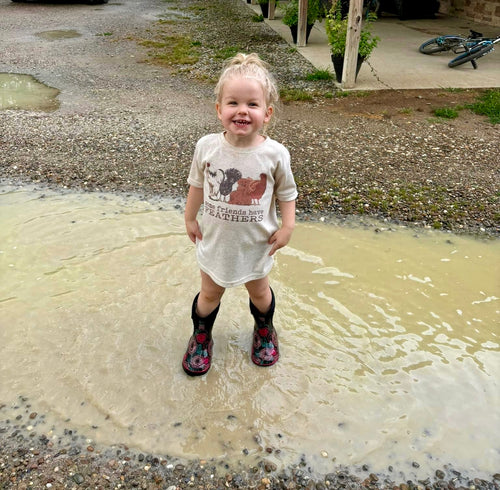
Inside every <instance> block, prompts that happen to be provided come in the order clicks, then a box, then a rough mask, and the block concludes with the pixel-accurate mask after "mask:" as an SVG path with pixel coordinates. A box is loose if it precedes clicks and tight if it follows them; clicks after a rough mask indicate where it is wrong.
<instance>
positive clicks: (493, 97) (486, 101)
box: [467, 89, 500, 124]
mask: <svg viewBox="0 0 500 490" xmlns="http://www.w3.org/2000/svg"><path fill="white" fill-rule="evenodd" d="M467 109H470V110H471V111H472V112H475V113H476V114H480V115H483V116H486V117H488V118H489V120H490V122H491V123H492V124H499V123H500V90H498V89H492V90H487V91H486V92H485V93H484V94H482V95H480V96H479V97H478V98H477V99H476V102H474V103H473V104H469V105H467Z"/></svg>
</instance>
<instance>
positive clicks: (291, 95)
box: [280, 88, 314, 102]
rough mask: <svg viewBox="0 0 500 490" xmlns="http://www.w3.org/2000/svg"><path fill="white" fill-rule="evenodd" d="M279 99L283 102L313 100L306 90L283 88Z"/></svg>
mask: <svg viewBox="0 0 500 490" xmlns="http://www.w3.org/2000/svg"><path fill="white" fill-rule="evenodd" d="M280 97H281V99H282V100H283V101H284V102H292V101H307V100H313V99H314V97H313V96H312V95H311V94H310V93H309V92H307V91H306V90H302V89H297V88H284V89H282V90H281V92H280Z"/></svg>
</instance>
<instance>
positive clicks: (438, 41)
mask: <svg viewBox="0 0 500 490" xmlns="http://www.w3.org/2000/svg"><path fill="white" fill-rule="evenodd" d="M462 41H465V39H464V38H462V37H457V36H448V37H444V36H441V37H435V38H433V39H429V40H428V41H425V43H423V44H422V45H421V46H420V47H419V48H418V50H419V51H420V52H421V53H423V54H435V53H441V52H443V51H449V50H450V49H452V48H454V47H455V46H457V45H459V44H460V43H461V42H462Z"/></svg>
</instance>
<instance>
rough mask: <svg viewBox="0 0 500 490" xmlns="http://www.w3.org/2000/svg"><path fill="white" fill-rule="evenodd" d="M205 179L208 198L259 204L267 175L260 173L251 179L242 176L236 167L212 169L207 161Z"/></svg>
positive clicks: (240, 203) (249, 204)
mask: <svg viewBox="0 0 500 490" xmlns="http://www.w3.org/2000/svg"><path fill="white" fill-rule="evenodd" d="M207 181H208V187H209V197H210V199H212V200H214V201H222V202H227V203H229V204H236V205H239V206H251V205H258V204H260V199H261V197H262V196H263V194H264V192H265V190H266V186H267V175H266V174H264V173H262V174H260V176H259V179H251V178H247V177H242V174H241V172H240V171H239V170H238V169H236V168H229V169H227V170H221V169H213V166H211V165H210V163H207Z"/></svg>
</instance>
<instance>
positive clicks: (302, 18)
mask: <svg viewBox="0 0 500 490" xmlns="http://www.w3.org/2000/svg"><path fill="white" fill-rule="evenodd" d="M361 1H363V0H361ZM307 4H308V0H299V25H298V26H297V47H298V48H303V47H304V46H305V45H306V31H307Z"/></svg>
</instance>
